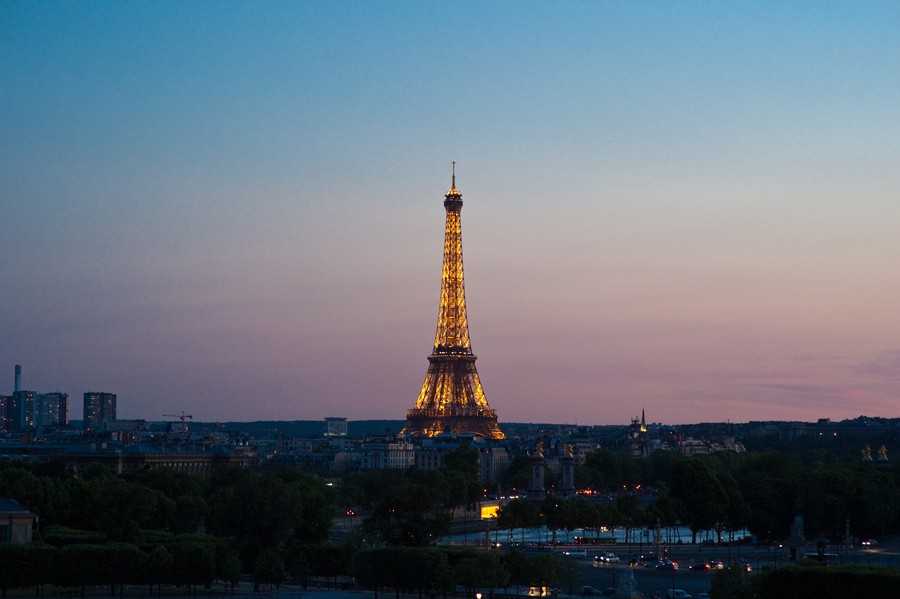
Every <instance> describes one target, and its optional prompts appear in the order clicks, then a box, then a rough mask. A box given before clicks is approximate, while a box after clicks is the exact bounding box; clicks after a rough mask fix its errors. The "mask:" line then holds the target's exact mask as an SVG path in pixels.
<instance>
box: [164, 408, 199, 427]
mask: <svg viewBox="0 0 900 599" xmlns="http://www.w3.org/2000/svg"><path fill="white" fill-rule="evenodd" d="M163 416H167V417H168V418H178V419H179V420H181V424H184V419H185V418H190V419H193V418H194V417H193V416H191V415H190V414H185V413H184V410H182V411H181V414H163ZM185 430H187V425H185Z"/></svg>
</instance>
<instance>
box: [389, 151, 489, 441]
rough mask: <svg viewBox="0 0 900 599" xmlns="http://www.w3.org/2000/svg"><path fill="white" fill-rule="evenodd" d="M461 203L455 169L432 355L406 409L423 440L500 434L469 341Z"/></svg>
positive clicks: (447, 201)
mask: <svg viewBox="0 0 900 599" xmlns="http://www.w3.org/2000/svg"><path fill="white" fill-rule="evenodd" d="M462 204H463V202H462V194H460V193H459V191H458V190H457V189H456V172H455V168H454V173H453V183H452V185H451V187H450V191H448V192H447V194H446V195H445V196H444V208H446V210H447V225H446V228H445V232H444V270H443V274H442V277H441V308H440V312H439V314H438V324H437V333H435V336H434V351H433V352H432V354H431V355H430V356H429V357H428V374H426V375H425V383H424V384H423V385H422V391H421V392H419V399H418V400H417V401H416V407H415V408H413V409H411V410H408V411H407V414H406V428H404V429H403V430H404V432H406V433H409V434H412V435H419V436H427V437H431V436H433V435H437V434H440V433H451V434H455V435H480V436H482V437H488V438H490V439H502V438H503V437H504V435H503V432H502V431H501V430H500V427H499V426H497V411H496V410H492V409H491V407H490V406H489V405H488V402H487V400H486V399H485V397H484V390H483V389H482V388H481V381H479V380H478V372H477V371H476V370H475V355H474V354H473V353H472V346H471V344H470V342H469V324H468V321H467V319H466V289H465V284H464V282H463V259H462V234H461V232H460V220H459V214H460V212H461V211H462Z"/></svg>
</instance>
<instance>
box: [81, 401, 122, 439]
mask: <svg viewBox="0 0 900 599" xmlns="http://www.w3.org/2000/svg"><path fill="white" fill-rule="evenodd" d="M115 420H116V394H115V393H93V392H91V391H88V392H87V393H85V394H84V430H85V431H91V432H96V431H98V430H99V429H100V423H101V422H115Z"/></svg>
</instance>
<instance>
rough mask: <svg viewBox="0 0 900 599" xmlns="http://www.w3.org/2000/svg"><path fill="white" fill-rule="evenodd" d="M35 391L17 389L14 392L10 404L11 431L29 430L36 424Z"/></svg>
mask: <svg viewBox="0 0 900 599" xmlns="http://www.w3.org/2000/svg"><path fill="white" fill-rule="evenodd" d="M36 398H37V393H35V392H34V391H16V392H14V393H13V394H12V401H11V402H10V406H9V430H10V432H18V431H27V430H29V429H33V428H34V425H35V412H34V408H35V399H36Z"/></svg>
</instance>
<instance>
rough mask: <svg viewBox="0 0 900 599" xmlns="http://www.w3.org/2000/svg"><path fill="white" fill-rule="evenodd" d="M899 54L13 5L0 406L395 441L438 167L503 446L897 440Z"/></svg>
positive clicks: (243, 9)
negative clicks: (755, 437) (539, 438)
mask: <svg viewBox="0 0 900 599" xmlns="http://www.w3.org/2000/svg"><path fill="white" fill-rule="evenodd" d="M898 43H900V9H898V8H897V6H896V5H895V4H892V3H887V2H884V3H878V2H873V3H868V4H866V5H864V6H855V7H849V6H845V5H843V4H840V3H795V4H791V5H788V6H785V5H782V4H777V3H772V4H760V5H753V6H731V5H727V4H726V5H709V4H699V3H696V4H692V3H682V4H678V5H675V4H658V5H646V6H641V5H617V4H611V3H610V4H607V3H572V4H566V5H556V4H543V3H533V4H528V5H525V6H520V5H518V4H512V3H497V4H492V5H489V6H483V5H481V4H478V3H454V4H451V5H441V6H430V5H426V6H422V5H418V4H412V3H410V4H405V3H397V4H387V5H377V6H376V5H365V4H363V5H359V4H349V3H330V4H328V5H317V4H310V5H295V4H291V3H272V4H269V5H266V6H265V7H262V8H261V7H259V6H256V5H250V4H245V3H238V2H235V3H229V4H226V5H207V4H199V3H198V4H187V3H185V4H175V3H173V4H164V5H159V4H155V3H149V2H148V3H143V2H136V3H129V4H115V3H110V4H104V3H92V4H89V5H84V4H79V3H41V2H34V3H6V4H4V5H2V6H0V131H3V134H2V135H0V151H2V153H3V160H2V161H0V213H2V214H3V216H4V225H5V226H4V234H3V236H2V238H0V239H2V240H0V244H2V245H0V247H2V259H0V281H2V285H0V339H2V343H0V372H4V373H5V372H8V375H6V374H4V375H0V381H3V380H6V381H8V383H3V385H2V387H3V388H2V389H0V394H4V395H7V394H9V393H11V391H12V387H13V367H14V365H17V364H20V365H22V367H23V383H22V385H23V389H27V390H33V391H36V392H38V393H47V392H49V391H55V390H61V391H63V392H66V393H68V394H69V395H70V397H71V398H72V400H73V401H71V404H70V406H69V409H70V411H71V413H72V414H80V413H81V412H82V407H81V405H80V402H81V397H82V395H83V393H84V392H86V391H89V390H92V389H93V390H98V389H99V390H102V391H105V392H109V393H114V394H116V395H117V396H118V412H119V415H120V417H121V418H145V419H147V420H159V419H161V415H162V414H166V413H178V412H180V411H181V410H185V411H187V412H189V413H191V414H193V415H194V416H195V418H196V419H198V420H203V421H216V420H222V421H224V420H235V421H237V420H244V421H246V420H275V419H278V420H317V419H321V418H324V417H326V416H344V417H348V418H350V419H351V420H361V419H382V418H383V419H392V420H393V419H398V420H399V419H403V417H404V415H405V414H406V410H407V409H408V408H409V407H410V406H411V405H413V403H414V402H415V399H416V395H417V393H418V392H419V389H420V388H421V383H422V380H421V377H422V371H423V369H425V368H426V367H427V364H428V361H427V357H428V355H429V352H430V350H431V346H432V339H433V334H434V326H435V316H436V315H435V313H434V312H435V310H434V308H435V304H436V302H437V300H438V299H439V294H440V283H441V281H440V276H439V274H438V273H439V269H440V264H441V259H442V251H441V246H442V242H443V237H442V233H443V224H444V222H443V221H444V214H443V212H444V211H443V206H442V201H443V194H444V192H445V191H446V189H447V187H448V184H449V182H450V164H451V161H456V162H457V185H458V186H459V188H460V190H461V191H462V192H463V194H464V195H465V199H466V223H465V229H466V231H465V236H464V237H465V240H464V243H465V248H464V249H465V259H466V262H465V270H466V279H467V281H466V283H467V285H466V291H467V306H468V321H469V325H470V329H471V332H472V339H471V341H472V350H473V352H474V353H475V354H476V355H477V356H478V358H479V361H478V370H479V375H480V377H481V381H482V384H483V385H484V392H485V394H486V396H487V397H488V398H489V401H490V405H491V407H492V408H494V409H496V410H497V412H498V414H499V420H500V422H501V423H502V422H579V423H585V424H618V423H627V422H628V421H630V419H631V418H632V417H634V416H635V415H636V414H638V413H640V410H641V408H644V409H646V412H647V415H648V418H649V419H651V420H653V421H656V422H672V423H681V422H699V421H713V420H715V421H719V420H721V421H724V420H727V419H730V420H732V421H749V420H816V419H817V418H831V419H833V420H840V419H843V418H853V417H855V416H858V415H860V414H866V415H869V416H883V417H896V416H898V413H897V412H898V410H897V407H896V406H897V403H898V402H897V400H898V397H900V313H898V311H897V310H896V306H897V305H898V300H900V272H898V268H897V266H896V265H897V262H898V258H900V238H898V235H897V234H896V229H897V224H898V223H900V202H898V201H897V200H898V198H900V173H898V172H897V168H896V166H895V165H896V164H897V163H898V159H900V135H898V133H900V131H898V128H900V103H898V102H897V101H896V99H897V98H898V97H900V80H898V79H897V77H896V73H897V72H900V53H898V52H897V51H896V50H897V47H898ZM6 377H8V378H6Z"/></svg>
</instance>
